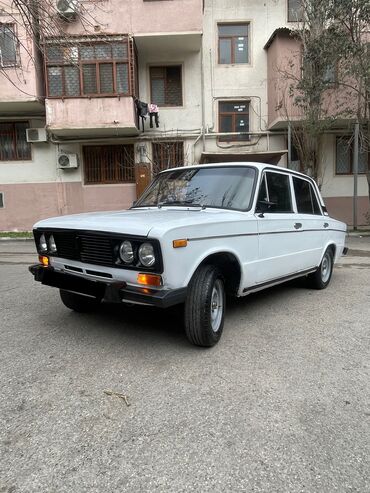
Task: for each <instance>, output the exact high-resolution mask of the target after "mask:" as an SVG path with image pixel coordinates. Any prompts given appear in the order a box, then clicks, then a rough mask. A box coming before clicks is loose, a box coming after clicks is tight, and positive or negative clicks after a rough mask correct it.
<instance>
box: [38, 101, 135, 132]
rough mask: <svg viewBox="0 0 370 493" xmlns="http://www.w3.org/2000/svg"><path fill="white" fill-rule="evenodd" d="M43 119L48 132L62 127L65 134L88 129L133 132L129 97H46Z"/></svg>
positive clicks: (133, 113)
mask: <svg viewBox="0 0 370 493" xmlns="http://www.w3.org/2000/svg"><path fill="white" fill-rule="evenodd" d="M46 120H47V126H48V128H49V129H50V130H51V131H53V130H55V129H63V131H64V132H65V133H66V132H68V129H73V130H74V131H77V129H92V128H99V129H104V128H105V129H108V130H109V129H112V130H111V131H113V132H114V130H113V129H128V130H129V129H131V132H132V130H133V129H134V130H135V131H136V116H135V109H134V103H133V99H132V97H120V98H117V97H113V98H72V99H68V98H67V99H64V100H63V99H47V100H46ZM92 122H93V123H94V125H93V127H92Z"/></svg>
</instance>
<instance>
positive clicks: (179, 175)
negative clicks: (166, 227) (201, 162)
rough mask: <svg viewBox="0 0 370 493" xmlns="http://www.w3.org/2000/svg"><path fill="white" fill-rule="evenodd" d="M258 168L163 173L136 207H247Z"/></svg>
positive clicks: (186, 170)
mask: <svg viewBox="0 0 370 493" xmlns="http://www.w3.org/2000/svg"><path fill="white" fill-rule="evenodd" d="M255 178H256V169H255V168H252V167H247V166H243V167H242V166H235V167H231V166H215V167H213V168H207V167H204V168H195V169H194V168H193V169H178V170H173V171H167V172H165V173H161V174H160V175H158V177H157V178H156V179H155V180H154V182H153V183H152V185H151V186H150V187H149V188H148V189H147V190H146V192H144V194H143V195H142V197H141V198H140V199H139V200H138V201H137V202H136V204H135V207H153V206H158V207H160V206H164V205H166V206H168V205H174V206H187V207H189V206H190V207H191V206H193V207H195V206H198V207H216V208H221V209H235V210H247V209H249V208H250V206H251V201H252V191H253V186H254V182H255Z"/></svg>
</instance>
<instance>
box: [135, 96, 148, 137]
mask: <svg viewBox="0 0 370 493" xmlns="http://www.w3.org/2000/svg"><path fill="white" fill-rule="evenodd" d="M134 102H135V105H136V112H137V116H138V119H139V120H140V119H141V125H142V130H143V132H144V130H145V129H144V121H145V120H146V117H147V116H148V108H149V105H148V103H144V102H143V101H139V100H138V99H137V98H135V99H134Z"/></svg>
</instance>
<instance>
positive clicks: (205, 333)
mask: <svg viewBox="0 0 370 493" xmlns="http://www.w3.org/2000/svg"><path fill="white" fill-rule="evenodd" d="M214 303H216V304H217V308H216V307H215V306H214ZM212 307H213V308H212ZM225 308H226V296H225V285H224V280H223V278H222V275H221V273H220V271H219V270H218V269H217V267H215V266H214V265H204V266H202V267H199V269H198V270H197V271H196V272H195V274H194V276H193V277H192V279H191V281H190V284H189V288H188V295H187V298H186V301H185V332H186V336H187V338H188V339H189V341H190V342H191V343H192V344H194V345H195V346H202V347H212V346H214V345H215V344H217V342H218V341H219V340H220V337H221V334H222V330H223V326H224V318H225Z"/></svg>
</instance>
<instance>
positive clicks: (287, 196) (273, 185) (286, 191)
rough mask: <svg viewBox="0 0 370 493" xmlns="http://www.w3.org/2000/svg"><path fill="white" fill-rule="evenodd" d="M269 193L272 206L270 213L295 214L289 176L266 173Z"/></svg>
mask: <svg viewBox="0 0 370 493" xmlns="http://www.w3.org/2000/svg"><path fill="white" fill-rule="evenodd" d="M266 183H267V193H268V198H269V202H271V203H272V204H271V206H270V208H269V210H268V212H293V207H292V197H291V193H290V183H289V176H288V175H284V174H280V173H270V172H268V173H266Z"/></svg>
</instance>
